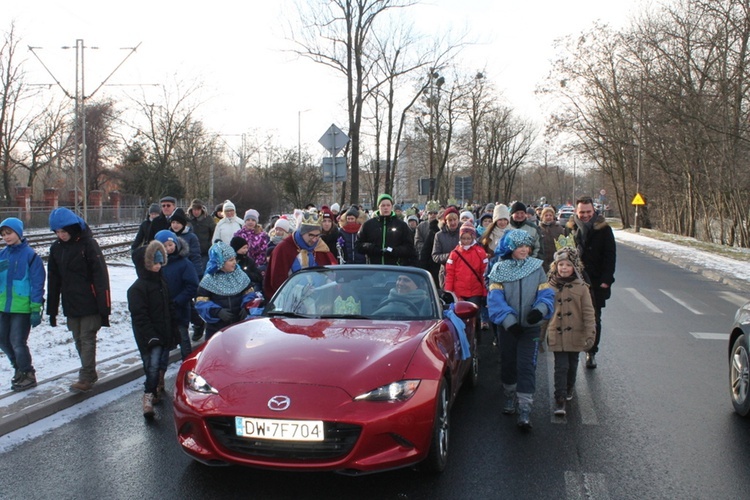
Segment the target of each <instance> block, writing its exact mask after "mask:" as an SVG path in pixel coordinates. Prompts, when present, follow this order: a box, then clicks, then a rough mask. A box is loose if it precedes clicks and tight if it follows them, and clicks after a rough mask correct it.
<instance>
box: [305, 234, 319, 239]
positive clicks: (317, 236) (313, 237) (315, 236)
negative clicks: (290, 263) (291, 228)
mask: <svg viewBox="0 0 750 500" xmlns="http://www.w3.org/2000/svg"><path fill="white" fill-rule="evenodd" d="M307 236H309V237H310V238H312V239H314V240H316V239H318V238H320V233H318V234H313V233H307Z"/></svg>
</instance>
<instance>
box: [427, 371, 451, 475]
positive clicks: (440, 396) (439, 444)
mask: <svg viewBox="0 0 750 500" xmlns="http://www.w3.org/2000/svg"><path fill="white" fill-rule="evenodd" d="M448 406H449V405H448V384H447V383H446V382H445V379H442V380H441V381H440V387H439V388H438V393H437V402H436V404H435V422H434V423H433V425H432V441H431V442H430V452H429V453H428V454H427V458H426V459H425V461H424V463H423V465H424V468H425V469H426V470H427V471H428V472H433V473H438V472H442V471H443V469H445V465H446V464H447V463H448V444H449V441H450V423H451V420H450V411H449V407H448Z"/></svg>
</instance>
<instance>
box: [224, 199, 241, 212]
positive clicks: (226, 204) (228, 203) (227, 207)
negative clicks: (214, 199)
mask: <svg viewBox="0 0 750 500" xmlns="http://www.w3.org/2000/svg"><path fill="white" fill-rule="evenodd" d="M227 210H235V211H236V210H237V209H236V208H235V207H234V203H232V202H231V201H229V200H227V201H225V202H224V206H223V207H221V211H222V212H226V211H227Z"/></svg>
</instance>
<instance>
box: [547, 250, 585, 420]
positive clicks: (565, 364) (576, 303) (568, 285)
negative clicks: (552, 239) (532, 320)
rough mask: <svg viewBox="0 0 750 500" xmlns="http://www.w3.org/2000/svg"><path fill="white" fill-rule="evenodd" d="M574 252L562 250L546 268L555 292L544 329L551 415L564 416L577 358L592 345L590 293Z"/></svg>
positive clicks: (574, 381)
mask: <svg viewBox="0 0 750 500" xmlns="http://www.w3.org/2000/svg"><path fill="white" fill-rule="evenodd" d="M582 273H583V267H582V264H581V261H580V259H579V258H578V252H577V251H576V249H574V248H570V247H564V248H562V249H560V250H558V251H557V252H556V253H555V256H554V260H553V262H552V264H551V265H550V270H549V275H548V277H549V284H550V285H551V286H552V287H553V288H554V289H555V312H554V313H553V314H552V318H551V319H550V320H549V325H548V326H547V344H548V345H549V350H550V351H551V352H553V353H554V355H555V415H558V416H565V403H566V401H570V400H571V399H573V387H574V386H575V383H576V372H577V371H578V357H579V354H580V352H581V351H586V350H588V349H590V348H591V346H593V345H594V339H595V338H596V323H595V321H594V305H593V303H592V302H591V293H590V291H589V287H588V285H587V284H586V282H585V281H584V280H583V275H582Z"/></svg>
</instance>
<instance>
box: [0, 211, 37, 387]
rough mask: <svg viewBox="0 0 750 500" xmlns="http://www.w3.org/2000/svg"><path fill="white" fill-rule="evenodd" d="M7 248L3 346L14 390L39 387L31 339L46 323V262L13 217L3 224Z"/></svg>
mask: <svg viewBox="0 0 750 500" xmlns="http://www.w3.org/2000/svg"><path fill="white" fill-rule="evenodd" d="M0 235H2V238H3V241H4V242H5V245H6V246H5V248H3V249H2V250H0V306H1V307H2V309H1V310H0V349H2V351H3V352H4V353H5V355H6V356H8V360H9V361H10V364H11V365H12V366H13V369H14V372H13V378H12V379H11V389H13V390H14V391H25V390H26V389H31V388H32V387H36V371H35V370H34V365H33V364H32V362H31V352H30V351H29V346H28V340H29V333H30V331H31V328H32V327H34V326H39V324H40V323H41V322H42V302H44V278H45V272H44V264H42V259H40V258H39V256H38V255H37V254H36V252H35V251H34V250H33V249H32V248H31V247H30V246H29V244H28V242H27V241H26V238H24V237H23V222H21V220H19V219H16V218H15V217H9V218H7V219H5V220H4V221H2V222H1V223H0Z"/></svg>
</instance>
